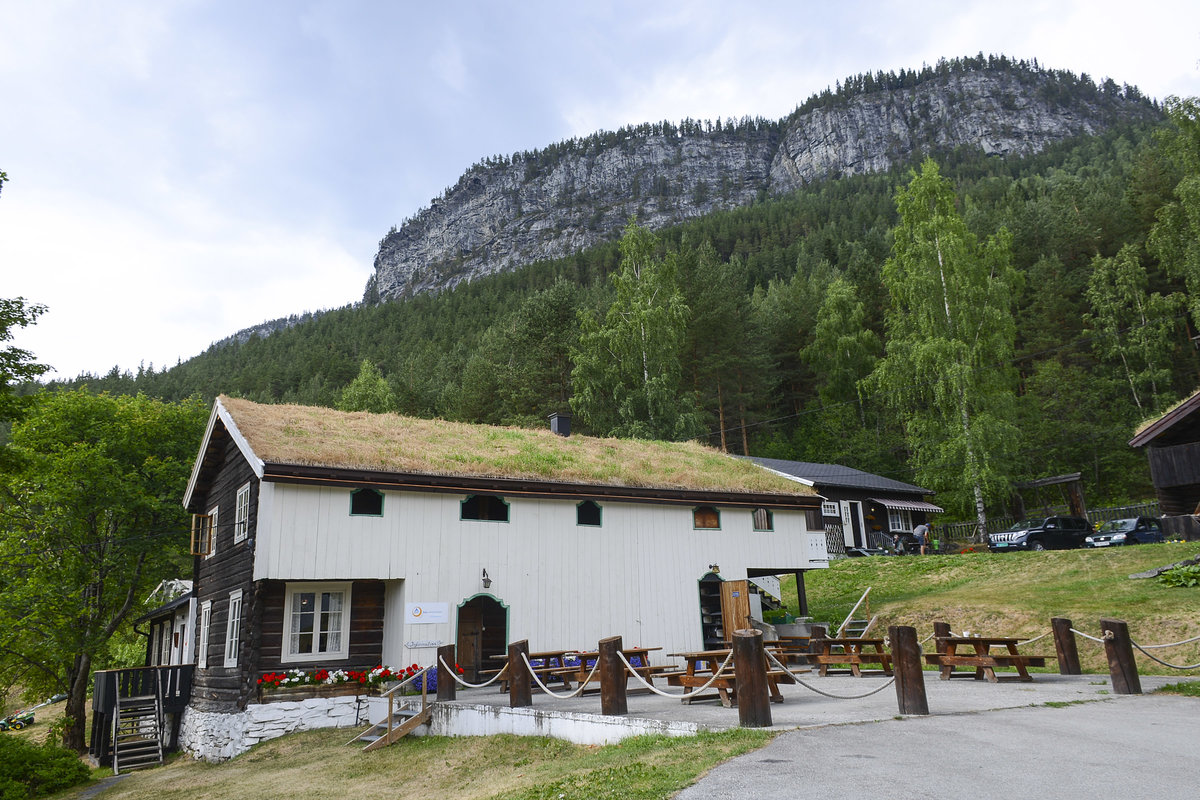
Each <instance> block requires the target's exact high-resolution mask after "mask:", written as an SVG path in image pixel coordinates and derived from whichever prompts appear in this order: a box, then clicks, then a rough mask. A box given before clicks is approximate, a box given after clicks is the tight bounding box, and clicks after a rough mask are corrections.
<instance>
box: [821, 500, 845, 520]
mask: <svg viewBox="0 0 1200 800" xmlns="http://www.w3.org/2000/svg"><path fill="white" fill-rule="evenodd" d="M821 516H823V517H838V518H839V519H840V518H841V516H842V512H841V511H839V510H838V504H837V503H836V502H830V501H826V502H824V503H821Z"/></svg>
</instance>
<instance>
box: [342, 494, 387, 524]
mask: <svg viewBox="0 0 1200 800" xmlns="http://www.w3.org/2000/svg"><path fill="white" fill-rule="evenodd" d="M350 516H352V517H382V516H383V492H377V491H375V490H374V489H355V490H354V491H353V492H351V493H350Z"/></svg>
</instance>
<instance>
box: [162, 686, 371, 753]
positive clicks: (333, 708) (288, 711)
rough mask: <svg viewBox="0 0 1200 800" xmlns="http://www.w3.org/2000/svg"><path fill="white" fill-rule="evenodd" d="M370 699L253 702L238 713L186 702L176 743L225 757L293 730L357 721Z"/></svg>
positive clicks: (350, 724)
mask: <svg viewBox="0 0 1200 800" xmlns="http://www.w3.org/2000/svg"><path fill="white" fill-rule="evenodd" d="M368 703H369V698H367V697H365V696H349V697H314V698H310V699H307V700H297V701H294V702H281V703H262V704H254V705H250V706H247V707H246V710H245V711H240V712H236V713H220V712H209V711H197V710H195V709H194V708H190V707H189V708H187V709H186V710H185V711H184V712H183V721H182V723H181V725H180V731H179V746H180V748H181V749H182V750H183V751H184V752H185V753H188V754H189V755H191V756H193V757H194V758H198V759H203V760H205V761H213V762H216V761H227V760H229V759H231V758H233V757H234V756H236V755H239V754H241V753H244V752H246V751H247V750H249V749H250V748H251V747H253V746H254V745H256V744H258V743H259V742H263V741H266V740H267V739H274V738H276V737H278V736H283V735H284V734H287V733H292V732H294V731H307V730H313V729H315V728H353V727H355V726H358V725H361V724H363V723H365V722H366V721H367V717H368Z"/></svg>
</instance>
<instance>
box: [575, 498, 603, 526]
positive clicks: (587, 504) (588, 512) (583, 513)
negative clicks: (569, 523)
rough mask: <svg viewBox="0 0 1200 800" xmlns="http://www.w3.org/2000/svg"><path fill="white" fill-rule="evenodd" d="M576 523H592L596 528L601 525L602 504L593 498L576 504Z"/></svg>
mask: <svg viewBox="0 0 1200 800" xmlns="http://www.w3.org/2000/svg"><path fill="white" fill-rule="evenodd" d="M575 524H576V525H590V526H592V527H595V528H598V527H600V504H599V503H596V502H593V501H591V500H584V501H583V502H582V503H580V504H579V505H577V506H575Z"/></svg>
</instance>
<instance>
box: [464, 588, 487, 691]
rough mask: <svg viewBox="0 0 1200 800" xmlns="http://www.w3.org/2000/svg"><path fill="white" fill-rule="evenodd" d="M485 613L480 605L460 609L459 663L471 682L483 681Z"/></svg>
mask: <svg viewBox="0 0 1200 800" xmlns="http://www.w3.org/2000/svg"><path fill="white" fill-rule="evenodd" d="M482 637H483V615H482V614H481V613H480V610H479V607H478V606H472V605H470V604H468V605H465V606H463V607H462V608H460V609H459V610H458V665H459V666H460V667H462V668H463V671H464V672H465V673H466V676H467V680H468V681H470V682H471V683H479V682H481V678H480V676H479V672H480V670H482V669H483V664H482V661H483V652H482V648H481V646H480V645H481V644H482Z"/></svg>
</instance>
